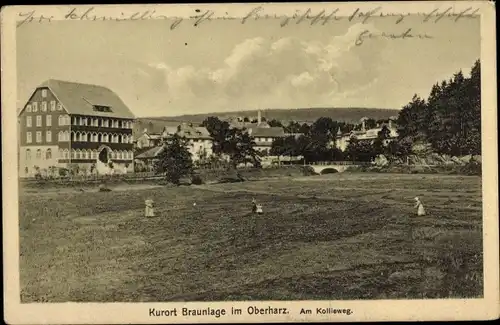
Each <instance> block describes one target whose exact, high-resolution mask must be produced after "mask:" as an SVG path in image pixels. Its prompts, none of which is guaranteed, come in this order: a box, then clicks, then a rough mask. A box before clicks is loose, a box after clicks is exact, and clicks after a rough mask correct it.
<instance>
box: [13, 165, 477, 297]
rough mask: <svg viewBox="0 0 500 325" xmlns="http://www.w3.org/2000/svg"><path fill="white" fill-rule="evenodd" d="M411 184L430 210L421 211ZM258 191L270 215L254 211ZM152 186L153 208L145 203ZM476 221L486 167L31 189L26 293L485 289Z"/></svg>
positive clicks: (23, 264) (318, 293)
mask: <svg viewBox="0 0 500 325" xmlns="http://www.w3.org/2000/svg"><path fill="white" fill-rule="evenodd" d="M415 196H419V197H420V198H421V200H422V202H423V204H424V206H425V208H426V210H427V212H428V214H427V216H425V217H416V216H415V209H414V208H413V204H414V201H413V198H414V197H415ZM253 197H254V198H256V199H257V200H258V201H259V202H260V203H262V204H263V207H264V214H263V215H261V216H254V215H252V214H250V213H249V212H250V209H251V200H252V198H253ZM146 198H152V199H153V200H154V201H155V203H156V210H157V211H156V212H157V214H158V217H156V218H150V219H146V218H144V217H143V209H144V200H145V199H146ZM193 203H196V206H194V205H193ZM481 225H482V206H481V180H480V178H479V177H466V176H447V175H395V174H390V175H388V174H367V173H361V174H350V173H342V174H331V175H323V176H312V177H294V178H292V177H289V178H282V179H275V180H265V181H254V182H243V183H238V184H213V185H200V186H190V187H188V186H185V187H184V186H181V187H154V186H148V185H144V186H135V187H134V186H130V187H128V188H127V187H122V188H115V189H114V190H113V191H112V192H106V193H99V192H96V190H95V189H88V190H86V191H85V192H79V191H75V190H71V189H58V190H47V191H43V192H41V191H39V192H38V193H33V192H28V191H24V192H22V193H21V196H20V276H21V299H22V302H65V301H79V302H80V301H81V302H83V301H92V302H105V301H108V302H111V301H116V302H140V301H210V300H296V299H398V298H401V299H403V298H405V299H409V298H417V299H420V298H424V297H427V298H443V297H480V296H482V292H483V285H482V226H481Z"/></svg>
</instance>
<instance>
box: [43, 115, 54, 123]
mask: <svg viewBox="0 0 500 325" xmlns="http://www.w3.org/2000/svg"><path fill="white" fill-rule="evenodd" d="M45 124H46V125H47V126H52V115H47V116H46V118H45Z"/></svg>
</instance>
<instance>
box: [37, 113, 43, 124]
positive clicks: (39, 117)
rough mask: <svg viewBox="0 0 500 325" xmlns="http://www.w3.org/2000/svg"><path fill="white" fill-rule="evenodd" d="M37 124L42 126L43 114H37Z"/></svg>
mask: <svg viewBox="0 0 500 325" xmlns="http://www.w3.org/2000/svg"><path fill="white" fill-rule="evenodd" d="M36 126H42V116H41V115H37V116H36Z"/></svg>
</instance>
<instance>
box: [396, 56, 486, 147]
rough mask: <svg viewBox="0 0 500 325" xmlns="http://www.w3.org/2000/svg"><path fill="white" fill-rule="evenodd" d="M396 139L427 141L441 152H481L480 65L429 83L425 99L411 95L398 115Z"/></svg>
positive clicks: (476, 64) (478, 62) (477, 64)
mask: <svg viewBox="0 0 500 325" xmlns="http://www.w3.org/2000/svg"><path fill="white" fill-rule="evenodd" d="M397 123H398V132H399V141H403V140H404V141H407V142H408V141H410V142H415V141H421V142H427V143H430V144H431V146H432V148H433V150H434V151H435V152H437V153H441V154H449V155H458V156H461V155H465V154H480V153H481V65H480V61H479V60H478V61H476V62H475V63H474V65H473V67H472V69H471V76H470V77H469V78H466V77H464V75H463V73H462V71H458V72H457V73H455V74H454V75H453V77H452V78H450V79H449V80H444V81H442V82H441V83H436V84H434V85H433V86H432V89H431V91H430V94H429V97H428V99H427V101H425V100H423V99H421V98H420V97H418V96H417V95H415V96H414V97H413V99H412V101H411V102H410V103H409V104H408V105H406V106H405V107H403V109H402V110H401V112H400V113H399V116H398V122H397Z"/></svg>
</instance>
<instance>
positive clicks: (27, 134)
mask: <svg viewBox="0 0 500 325" xmlns="http://www.w3.org/2000/svg"><path fill="white" fill-rule="evenodd" d="M26 142H27V143H31V142H33V139H32V138H31V132H26Z"/></svg>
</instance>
